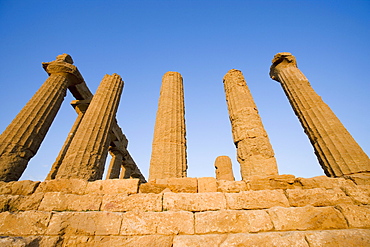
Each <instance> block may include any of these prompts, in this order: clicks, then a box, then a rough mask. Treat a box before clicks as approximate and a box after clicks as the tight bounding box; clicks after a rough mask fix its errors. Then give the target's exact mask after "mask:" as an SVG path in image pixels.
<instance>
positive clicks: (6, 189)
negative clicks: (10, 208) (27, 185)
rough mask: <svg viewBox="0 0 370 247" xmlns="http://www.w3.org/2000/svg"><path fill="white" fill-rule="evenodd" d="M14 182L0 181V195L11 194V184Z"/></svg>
mask: <svg viewBox="0 0 370 247" xmlns="http://www.w3.org/2000/svg"><path fill="white" fill-rule="evenodd" d="M13 183H14V182H4V181H0V195H4V194H11V193H12V184H13Z"/></svg>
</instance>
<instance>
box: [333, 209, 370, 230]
mask: <svg viewBox="0 0 370 247" xmlns="http://www.w3.org/2000/svg"><path fill="white" fill-rule="evenodd" d="M337 208H338V209H339V210H340V211H341V212H342V214H343V215H344V217H345V218H346V219H347V222H348V225H349V226H350V227H358V228H370V207H369V206H357V205H338V206H337Z"/></svg>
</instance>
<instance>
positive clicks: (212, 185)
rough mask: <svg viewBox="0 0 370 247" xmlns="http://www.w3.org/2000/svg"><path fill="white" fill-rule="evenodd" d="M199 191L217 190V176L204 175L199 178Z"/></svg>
mask: <svg viewBox="0 0 370 247" xmlns="http://www.w3.org/2000/svg"><path fill="white" fill-rule="evenodd" d="M198 192H199V193H204V192H217V182H216V178H212V177H203V178H198Z"/></svg>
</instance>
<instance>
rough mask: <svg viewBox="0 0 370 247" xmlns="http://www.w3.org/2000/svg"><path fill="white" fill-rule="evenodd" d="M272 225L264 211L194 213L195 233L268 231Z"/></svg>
mask: <svg viewBox="0 0 370 247" xmlns="http://www.w3.org/2000/svg"><path fill="white" fill-rule="evenodd" d="M272 229H273V225H272V222H271V219H270V216H269V215H268V214H267V212H266V211H264V210H248V211H238V210H221V211H214V212H200V213H195V233H196V234H198V233H199V234H205V233H237V232H260V231H270V230H272Z"/></svg>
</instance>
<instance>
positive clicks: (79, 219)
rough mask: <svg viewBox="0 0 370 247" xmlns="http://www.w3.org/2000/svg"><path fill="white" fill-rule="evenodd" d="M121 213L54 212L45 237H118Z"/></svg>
mask: <svg viewBox="0 0 370 247" xmlns="http://www.w3.org/2000/svg"><path fill="white" fill-rule="evenodd" d="M121 221H122V213H114V212H54V213H53V216H52V218H51V220H50V224H49V226H48V229H47V231H46V234H47V235H85V236H86V235H87V236H93V235H102V236H104V235H118V234H119V230H120V226H121Z"/></svg>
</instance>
